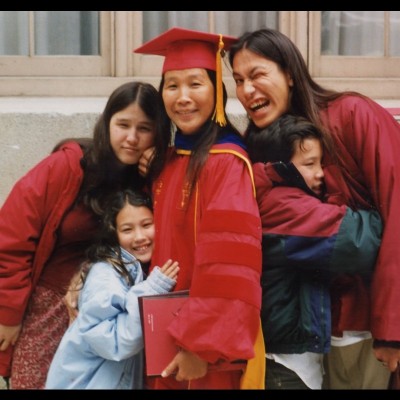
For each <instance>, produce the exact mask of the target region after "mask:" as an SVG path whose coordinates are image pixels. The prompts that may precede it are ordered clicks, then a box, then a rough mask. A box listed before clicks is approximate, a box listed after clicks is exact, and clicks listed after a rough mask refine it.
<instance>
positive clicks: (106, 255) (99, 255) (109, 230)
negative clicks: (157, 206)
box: [80, 189, 153, 287]
mask: <svg viewBox="0 0 400 400" xmlns="http://www.w3.org/2000/svg"><path fill="white" fill-rule="evenodd" d="M127 204H130V205H132V206H134V207H147V208H148V209H149V210H150V211H153V206H152V202H151V198H150V196H149V195H148V194H147V193H146V192H144V191H142V190H132V189H124V190H119V191H117V192H114V193H112V194H110V195H109V196H108V197H107V199H106V201H105V205H106V207H105V211H104V214H103V220H102V224H101V227H100V231H99V233H98V235H97V237H96V240H95V242H94V244H92V245H91V246H90V247H89V248H88V250H87V252H86V261H85V262H84V263H83V264H82V268H81V283H82V284H83V283H84V281H85V279H86V276H87V274H88V273H89V270H90V268H91V266H92V265H93V264H94V263H96V262H99V261H106V262H108V263H110V264H111V265H112V266H113V268H115V270H116V271H117V272H118V273H119V274H120V275H121V276H122V277H123V278H124V279H125V281H126V282H127V283H128V285H129V286H132V285H133V284H134V282H133V279H132V276H131V275H130V273H129V272H128V270H127V268H126V266H125V264H124V262H123V261H122V255H121V247H120V245H119V242H118V235H117V216H118V214H119V212H120V211H121V210H122V209H123V208H124V207H125V205H127ZM80 287H82V285H80Z"/></svg>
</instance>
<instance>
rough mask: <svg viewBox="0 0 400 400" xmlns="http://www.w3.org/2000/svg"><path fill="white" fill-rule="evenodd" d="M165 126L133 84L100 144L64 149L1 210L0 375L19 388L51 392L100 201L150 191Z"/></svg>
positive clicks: (71, 144)
mask: <svg viewBox="0 0 400 400" xmlns="http://www.w3.org/2000/svg"><path fill="white" fill-rule="evenodd" d="M167 121H168V119H167V118H166V114H165V111H164V108H163V106H162V101H161V98H160V96H159V94H158V92H157V90H156V89H155V88H154V87H153V86H152V85H150V84H146V83H140V82H135V83H133V82H132V83H126V84H124V85H122V86H120V87H119V88H117V89H116V90H115V91H114V92H113V93H112V94H111V96H110V98H109V99H108V102H107V104H106V106H105V109H104V111H103V113H102V114H101V115H100V118H99V120H98V121H97V124H96V126H95V128H94V133H93V139H91V138H85V139H68V140H64V141H62V142H61V143H59V144H58V145H57V146H56V148H55V149H54V151H53V152H52V154H50V155H49V156H47V157H46V158H45V159H44V160H42V161H41V162H40V163H38V164H37V165H36V166H35V167H33V168H32V169H31V170H30V171H29V172H28V173H27V174H26V175H25V176H23V177H22V178H21V179H20V180H19V181H18V182H17V183H16V184H15V185H14V187H13V189H12V190H11V192H10V194H9V196H8V198H7V199H6V201H5V203H4V205H3V207H2V208H1V210H0V375H1V376H4V377H9V376H11V387H12V388H13V389H40V388H43V387H44V384H45V380H46V375H47V370H48V367H49V365H50V362H51V360H52V357H53V355H54V352H55V350H56V349H57V346H58V344H59V341H60V340H61V337H62V335H63V333H64V331H65V330H66V328H67V327H68V323H69V317H68V312H67V309H66V307H65V305H64V304H63V296H64V295H65V293H66V290H67V288H68V286H69V282H70V280H71V277H72V276H73V274H74V273H75V271H76V270H77V269H78V268H79V265H80V263H81V261H83V259H84V257H85V250H86V248H87V247H88V245H89V244H90V242H91V240H92V239H93V236H94V235H95V234H96V231H97V229H98V226H99V219H100V218H101V215H102V202H103V199H104V198H105V196H107V194H108V193H110V192H113V191H115V190H117V189H119V188H123V187H132V188H140V187H143V186H144V184H145V181H144V180H143V178H141V177H140V175H139V174H138V168H137V166H138V160H139V158H140V156H141V155H142V153H143V151H144V150H145V149H146V148H148V147H150V146H152V145H153V144H155V143H158V147H159V148H163V146H164V144H163V143H164V142H165V141H164V139H163V136H161V135H160V133H163V132H164V131H165V127H166V126H167V125H166V122H167ZM166 146H167V143H165V146H164V148H165V147H166ZM150 176H151V175H150Z"/></svg>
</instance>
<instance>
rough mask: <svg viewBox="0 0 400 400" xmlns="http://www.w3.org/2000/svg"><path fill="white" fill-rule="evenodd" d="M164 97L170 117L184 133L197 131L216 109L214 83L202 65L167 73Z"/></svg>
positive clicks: (165, 75) (188, 133)
mask: <svg viewBox="0 0 400 400" xmlns="http://www.w3.org/2000/svg"><path fill="white" fill-rule="evenodd" d="M162 98H163V101H164V105H165V109H166V111H167V114H168V116H169V117H170V119H171V120H172V122H173V123H174V124H175V125H176V126H177V127H178V128H179V129H180V130H181V131H182V133H183V134H185V135H191V134H193V133H196V132H197V131H198V129H199V128H200V127H201V126H203V125H204V123H205V122H206V121H207V120H208V119H210V118H211V117H212V113H213V112H214V106H215V103H214V86H213V84H212V82H211V80H210V78H209V76H208V74H207V71H206V70H205V69H203V68H190V69H183V70H174V71H167V72H165V74H164V86H163V89H162Z"/></svg>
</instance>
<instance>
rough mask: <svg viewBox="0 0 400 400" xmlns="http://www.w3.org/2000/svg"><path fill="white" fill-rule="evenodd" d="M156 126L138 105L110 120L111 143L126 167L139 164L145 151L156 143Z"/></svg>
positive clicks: (120, 112) (135, 104) (116, 114)
mask: <svg viewBox="0 0 400 400" xmlns="http://www.w3.org/2000/svg"><path fill="white" fill-rule="evenodd" d="M154 136H155V126H154V123H153V121H151V120H150V119H149V118H148V117H147V115H146V114H145V113H144V112H143V110H142V109H141V108H140V106H139V105H138V104H137V103H132V104H130V105H129V106H128V107H126V108H124V109H123V110H121V111H119V112H117V113H115V114H114V115H113V116H112V117H111V120H110V143H111V147H112V149H113V151H114V153H115V155H116V157H117V158H118V160H119V161H120V162H121V163H122V164H125V165H133V164H137V163H138V162H139V158H140V157H141V155H142V154H143V152H144V150H146V149H148V148H149V147H151V146H152V145H153V143H154Z"/></svg>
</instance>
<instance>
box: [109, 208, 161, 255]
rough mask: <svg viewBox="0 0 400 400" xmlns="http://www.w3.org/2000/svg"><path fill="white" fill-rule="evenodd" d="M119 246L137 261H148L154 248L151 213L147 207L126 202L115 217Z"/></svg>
mask: <svg viewBox="0 0 400 400" xmlns="http://www.w3.org/2000/svg"><path fill="white" fill-rule="evenodd" d="M116 224H117V235H118V241H119V244H120V246H121V247H122V248H123V249H125V250H126V251H128V252H129V253H131V254H133V255H134V256H135V257H136V258H137V259H138V260H139V261H141V262H143V263H147V262H149V261H150V259H151V256H152V254H153V248H154V234H155V229H154V220H153V213H152V212H151V210H149V209H148V208H147V207H144V206H142V207H135V206H132V205H130V204H126V205H125V206H124V208H122V210H121V211H120V212H119V213H118V215H117V218H116Z"/></svg>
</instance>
